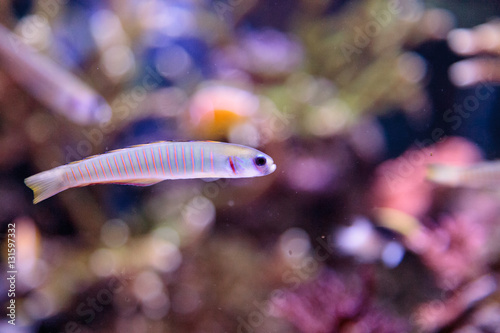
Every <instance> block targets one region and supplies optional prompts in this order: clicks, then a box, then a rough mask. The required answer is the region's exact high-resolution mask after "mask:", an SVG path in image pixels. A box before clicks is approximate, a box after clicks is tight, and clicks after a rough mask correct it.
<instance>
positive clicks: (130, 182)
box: [107, 178, 164, 186]
mask: <svg viewBox="0 0 500 333" xmlns="http://www.w3.org/2000/svg"><path fill="white" fill-rule="evenodd" d="M163 180H164V179H161V178H148V179H144V178H138V179H127V180H114V181H110V182H107V183H110V184H119V185H135V186H150V185H154V184H156V183H159V182H161V181H163Z"/></svg>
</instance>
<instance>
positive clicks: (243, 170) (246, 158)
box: [228, 148, 276, 177]
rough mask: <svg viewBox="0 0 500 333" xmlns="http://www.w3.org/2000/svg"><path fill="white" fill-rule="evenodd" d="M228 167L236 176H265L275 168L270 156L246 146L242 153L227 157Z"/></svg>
mask: <svg viewBox="0 0 500 333" xmlns="http://www.w3.org/2000/svg"><path fill="white" fill-rule="evenodd" d="M228 167H229V169H230V170H232V172H233V173H234V174H235V175H236V176H237V177H260V176H266V175H269V174H271V173H273V172H274V171H275V170H276V164H275V163H274V161H273V159H272V158H271V156H269V155H266V154H264V153H263V152H261V151H258V150H256V149H252V148H248V149H247V150H246V151H245V153H244V154H238V155H236V156H231V157H229V158H228Z"/></svg>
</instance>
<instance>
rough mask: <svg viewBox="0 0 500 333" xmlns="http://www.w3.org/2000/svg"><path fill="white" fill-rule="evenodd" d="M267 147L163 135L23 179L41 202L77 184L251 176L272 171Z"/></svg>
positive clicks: (262, 174)
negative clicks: (264, 149)
mask: <svg viewBox="0 0 500 333" xmlns="http://www.w3.org/2000/svg"><path fill="white" fill-rule="evenodd" d="M275 170H276V164H275V163H274V161H273V159H272V158H271V157H270V156H268V155H266V154H264V153H263V152H261V151H259V150H257V149H254V148H250V147H246V146H242V145H237V144H231V143H225V142H216V141H190V142H175V141H160V142H154V143H149V144H144V145H137V146H132V147H128V148H122V149H117V150H112V151H109V152H107V153H104V154H100V155H94V156H91V157H87V158H86V159H83V160H80V161H75V162H72V163H69V164H65V165H61V166H58V167H55V168H53V169H50V170H47V171H43V172H40V173H38V174H35V175H33V176H31V177H28V178H26V179H25V180H24V182H25V184H26V185H27V186H28V187H29V188H31V189H32V190H33V193H34V200H33V203H34V204H37V203H39V202H41V201H43V200H45V199H47V198H50V197H52V196H53V195H55V194H57V193H59V192H62V191H64V190H66V189H69V188H73V187H82V186H87V185H94V184H122V185H137V186H148V185H153V184H156V183H158V182H161V181H164V180H168V179H193V178H201V179H206V178H248V177H259V176H265V175H268V174H271V173H273V172H274V171H275Z"/></svg>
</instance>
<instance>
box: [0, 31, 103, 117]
mask: <svg viewBox="0 0 500 333" xmlns="http://www.w3.org/2000/svg"><path fill="white" fill-rule="evenodd" d="M0 66H1V68H2V70H4V71H5V72H6V73H7V74H8V75H9V76H10V77H11V78H12V79H13V80H14V81H15V82H17V84H19V85H20V86H22V87H23V88H24V89H26V90H27V91H28V92H29V93H30V94H31V95H32V96H33V97H35V98H36V99H38V100H39V101H40V102H41V103H42V104H44V105H45V106H46V107H47V108H49V109H50V110H51V111H54V112H57V113H59V114H61V115H62V116H64V117H66V118H68V119H69V120H71V121H73V122H74V123H76V124H79V125H92V124H102V123H106V122H108V121H109V120H110V119H111V116H112V110H111V107H110V106H109V104H108V103H107V102H106V100H105V99H104V98H103V97H102V96H101V95H99V94H98V93H97V92H96V91H95V90H94V89H92V88H91V87H90V86H89V85H88V84H86V83H85V82H83V81H82V80H81V79H80V78H78V77H77V76H75V75H74V74H73V73H71V72H69V71H68V70H66V69H64V68H63V67H62V66H60V65H58V64H57V63H55V62H54V61H52V60H51V59H49V58H48V57H46V56H44V55H42V54H40V53H38V52H37V51H36V50H35V49H34V48H32V47H30V46H28V45H26V44H24V43H23V42H22V41H21V39H20V38H19V37H17V36H16V35H15V34H13V33H11V32H10V31H9V30H8V29H7V28H5V27H4V26H2V25H0Z"/></svg>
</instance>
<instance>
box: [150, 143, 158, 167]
mask: <svg viewBox="0 0 500 333" xmlns="http://www.w3.org/2000/svg"><path fill="white" fill-rule="evenodd" d="M151 159H152V160H153V166H154V167H155V173H156V174H158V170H156V162H155V153H154V152H153V147H151Z"/></svg>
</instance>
